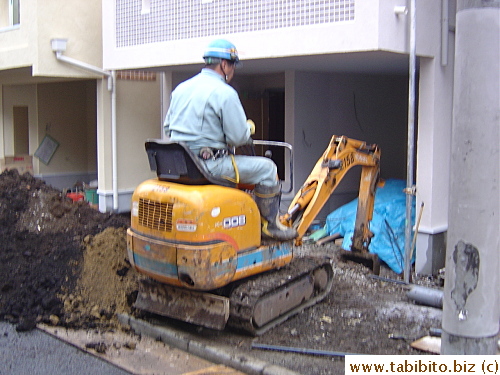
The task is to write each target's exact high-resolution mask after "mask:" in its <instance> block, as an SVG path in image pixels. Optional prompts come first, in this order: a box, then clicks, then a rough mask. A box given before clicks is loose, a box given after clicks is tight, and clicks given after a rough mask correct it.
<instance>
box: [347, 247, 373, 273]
mask: <svg viewBox="0 0 500 375" xmlns="http://www.w3.org/2000/svg"><path fill="white" fill-rule="evenodd" d="M340 256H341V257H342V259H343V260H345V261H351V262H356V263H361V264H363V265H364V266H366V267H368V268H370V269H371V270H372V272H373V274H374V275H377V276H378V275H379V274H380V260H379V259H378V255H377V254H373V253H369V252H367V251H357V250H353V251H348V250H344V249H340Z"/></svg>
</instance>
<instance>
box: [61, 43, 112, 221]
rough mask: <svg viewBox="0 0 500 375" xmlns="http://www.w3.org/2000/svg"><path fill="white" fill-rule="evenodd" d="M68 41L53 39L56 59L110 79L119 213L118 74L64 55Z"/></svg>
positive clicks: (109, 87) (109, 88) (109, 89)
mask: <svg viewBox="0 0 500 375" xmlns="http://www.w3.org/2000/svg"><path fill="white" fill-rule="evenodd" d="M66 42H67V40H66V39H52V41H51V43H52V50H53V51H54V52H55V54H56V58H57V59H58V60H60V61H63V62H65V63H68V64H70V65H73V66H76V67H78V68H81V69H83V70H87V71H89V72H92V73H95V74H99V75H102V76H105V77H108V91H110V92H111V138H112V139H111V142H112V146H111V147H112V148H111V151H112V169H113V171H112V174H113V211H115V212H116V211H118V168H117V147H116V85H115V82H116V74H115V71H114V70H113V71H111V72H108V71H106V70H104V69H101V68H99V67H97V66H93V65H90V64H87V63H85V62H83V61H79V60H76V59H73V58H71V57H68V56H65V55H63V52H64V51H65V50H66Z"/></svg>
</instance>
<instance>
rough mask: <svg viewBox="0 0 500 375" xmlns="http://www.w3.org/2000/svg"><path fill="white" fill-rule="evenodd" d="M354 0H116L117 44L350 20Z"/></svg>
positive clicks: (146, 42) (154, 41)
mask: <svg viewBox="0 0 500 375" xmlns="http://www.w3.org/2000/svg"><path fill="white" fill-rule="evenodd" d="M354 5H355V0H315V1H312V0H169V1H165V0H116V8H115V11H116V46H117V47H126V46H134V45H141V44H148V43H157V42H166V41H171V40H183V39H190V38H200V37H205V36H212V35H224V34H230V33H241V32H253V31H261V30H271V29H280V28H284V27H296V26H305V25H316V24H324V23H332V22H345V21H353V20H354Z"/></svg>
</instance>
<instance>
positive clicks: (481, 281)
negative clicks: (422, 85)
mask: <svg viewBox="0 0 500 375" xmlns="http://www.w3.org/2000/svg"><path fill="white" fill-rule="evenodd" d="M499 23H500V1H498V0H482V1H481V0H458V2H457V20H456V45H455V79H454V81H455V83H454V84H455V86H454V97H453V125H452V142H451V149H452V153H451V169H450V172H451V173H450V194H449V228H448V239H447V246H446V279H445V288H444V301H443V336H442V342H441V354H496V340H497V339H496V335H497V334H498V332H499V319H500V296H499V295H500V283H499V280H500V260H499V254H500V249H499V228H500V225H499V224H500V222H499V215H500V211H499V201H500V190H499V181H498V179H499V169H500V167H499V165H500V153H499V145H500V138H499V127H500V125H499V121H500V118H499V116H500V77H499V75H500V74H499V73H500V66H499V61H500V53H499V49H500V41H499V35H500V25H499Z"/></svg>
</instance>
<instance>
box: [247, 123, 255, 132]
mask: <svg viewBox="0 0 500 375" xmlns="http://www.w3.org/2000/svg"><path fill="white" fill-rule="evenodd" d="M247 125H248V128H249V129H250V134H251V135H254V134H255V122H253V121H252V120H250V119H248V120H247Z"/></svg>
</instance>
